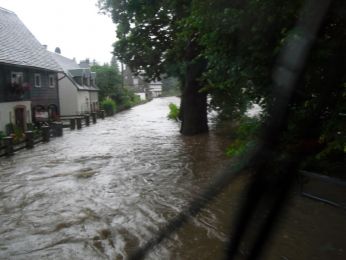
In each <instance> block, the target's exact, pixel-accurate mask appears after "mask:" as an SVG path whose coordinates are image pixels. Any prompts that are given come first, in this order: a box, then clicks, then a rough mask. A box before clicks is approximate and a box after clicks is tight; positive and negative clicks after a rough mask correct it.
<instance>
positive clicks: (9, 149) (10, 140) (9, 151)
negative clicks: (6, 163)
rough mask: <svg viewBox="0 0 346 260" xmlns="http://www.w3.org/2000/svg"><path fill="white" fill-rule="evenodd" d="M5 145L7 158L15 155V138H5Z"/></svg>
mask: <svg viewBox="0 0 346 260" xmlns="http://www.w3.org/2000/svg"><path fill="white" fill-rule="evenodd" d="M4 143H5V153H6V156H11V155H13V154H14V149H13V137H12V136H7V137H5V138H4Z"/></svg>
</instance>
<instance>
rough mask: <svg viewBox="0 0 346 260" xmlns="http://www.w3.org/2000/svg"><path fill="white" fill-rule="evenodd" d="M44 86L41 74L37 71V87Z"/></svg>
mask: <svg viewBox="0 0 346 260" xmlns="http://www.w3.org/2000/svg"><path fill="white" fill-rule="evenodd" d="M41 86H42V82H41V74H39V73H35V87H36V88H40V87H41Z"/></svg>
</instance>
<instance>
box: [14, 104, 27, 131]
mask: <svg viewBox="0 0 346 260" xmlns="http://www.w3.org/2000/svg"><path fill="white" fill-rule="evenodd" d="M14 113H15V121H16V126H17V127H19V128H20V129H21V130H23V131H24V130H25V109H24V108H23V107H17V108H16V109H15V110H14Z"/></svg>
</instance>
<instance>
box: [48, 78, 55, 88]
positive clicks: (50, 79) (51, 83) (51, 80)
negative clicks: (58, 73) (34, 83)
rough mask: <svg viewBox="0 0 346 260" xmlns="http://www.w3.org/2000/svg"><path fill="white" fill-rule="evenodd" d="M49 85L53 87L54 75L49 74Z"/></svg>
mask: <svg viewBox="0 0 346 260" xmlns="http://www.w3.org/2000/svg"><path fill="white" fill-rule="evenodd" d="M49 87H50V88H55V77H54V75H49Z"/></svg>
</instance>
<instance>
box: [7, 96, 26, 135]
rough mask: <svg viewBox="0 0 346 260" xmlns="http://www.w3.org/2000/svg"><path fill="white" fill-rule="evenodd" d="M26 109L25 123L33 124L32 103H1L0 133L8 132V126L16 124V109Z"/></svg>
mask: <svg viewBox="0 0 346 260" xmlns="http://www.w3.org/2000/svg"><path fill="white" fill-rule="evenodd" d="M16 107H25V111H26V114H25V121H26V123H27V124H29V123H31V101H16V102H2V103H0V131H3V132H5V131H6V125H7V124H9V123H15V108H16Z"/></svg>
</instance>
